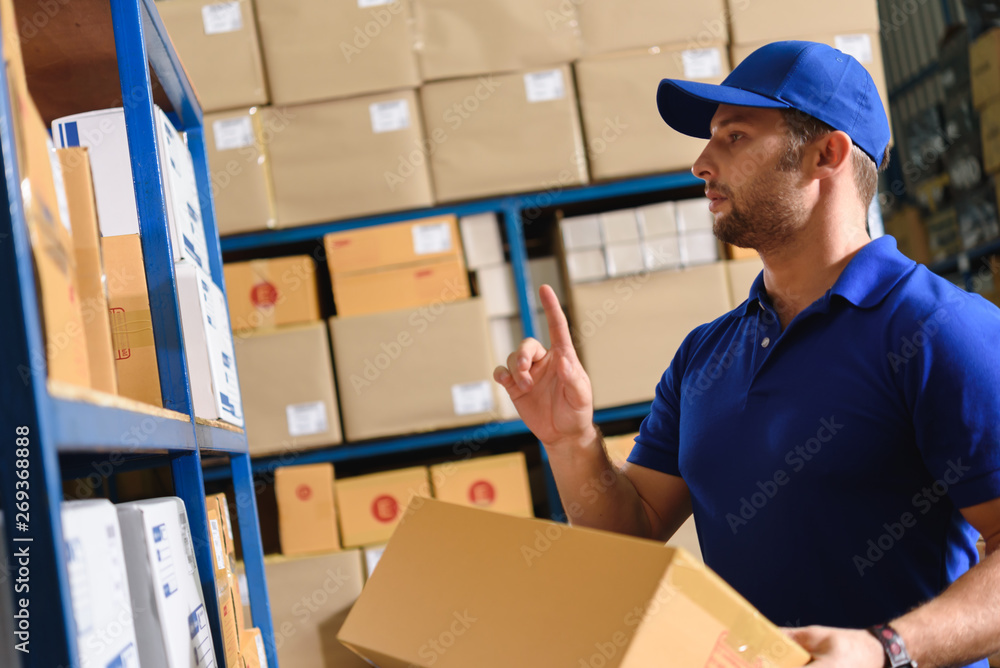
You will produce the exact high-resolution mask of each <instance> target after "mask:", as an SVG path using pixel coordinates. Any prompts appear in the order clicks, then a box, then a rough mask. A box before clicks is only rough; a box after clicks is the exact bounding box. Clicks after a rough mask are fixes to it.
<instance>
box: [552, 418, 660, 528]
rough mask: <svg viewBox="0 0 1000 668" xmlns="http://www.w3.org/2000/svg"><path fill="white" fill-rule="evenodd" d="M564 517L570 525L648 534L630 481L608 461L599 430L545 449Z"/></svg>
mask: <svg viewBox="0 0 1000 668" xmlns="http://www.w3.org/2000/svg"><path fill="white" fill-rule="evenodd" d="M547 451H548V453H549V464H550V465H551V466H552V474H553V476H554V477H555V479H556V487H558V488H559V497H560V499H561V500H562V504H563V509H564V511H565V513H566V518H567V520H568V521H569V522H571V523H572V524H575V525H578V526H585V527H590V528H593V529H603V530H605V531H615V532H618V533H625V534H629V535H632V536H639V537H641V538H650V537H651V533H652V532H651V528H650V523H649V518H648V517H647V515H646V512H645V510H644V509H643V504H642V500H641V499H640V498H639V494H638V492H636V490H635V487H634V486H633V485H632V483H631V482H630V481H629V480H628V478H626V477H625V476H624V475H622V474H621V472H619V471H618V470H617V469H616V468H615V467H614V466H613V465H612V464H611V462H610V461H609V459H608V455H607V453H606V452H605V450H604V441H603V439H602V438H601V433H600V430H598V429H596V428H595V429H594V430H593V433H592V434H590V433H588V434H587V437H586V438H584V439H582V440H581V441H580V442H578V443H572V444H568V445H567V444H559V447H553V448H547Z"/></svg>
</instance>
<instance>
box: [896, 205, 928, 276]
mask: <svg viewBox="0 0 1000 668" xmlns="http://www.w3.org/2000/svg"><path fill="white" fill-rule="evenodd" d="M885 233H886V234H889V235H891V236H893V237H895V238H896V246H897V247H898V248H899V252H900V253H902V254H903V255H905V256H906V257H908V258H910V259H911V260H913V261H914V262H920V263H922V264H930V263H931V251H930V246H929V245H928V240H927V228H926V227H924V223H923V220H921V218H920V210H919V209H917V208H916V207H915V206H906V207H903V208H902V209H900V210H899V211H897V212H896V213H894V214H893V215H891V216H889V217H888V218H886V219H885Z"/></svg>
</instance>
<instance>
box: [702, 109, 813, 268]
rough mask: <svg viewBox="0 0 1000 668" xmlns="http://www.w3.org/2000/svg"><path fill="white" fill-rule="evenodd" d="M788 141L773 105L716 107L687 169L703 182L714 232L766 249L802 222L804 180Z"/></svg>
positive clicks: (788, 236)
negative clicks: (704, 138) (699, 151)
mask: <svg viewBox="0 0 1000 668" xmlns="http://www.w3.org/2000/svg"><path fill="white" fill-rule="evenodd" d="M789 141H790V140H789V135H788V130H787V128H786V125H785V122H784V120H783V118H782V115H781V112H780V111H778V110H777V109H756V108H751V107H734V106H729V105H720V106H719V109H718V111H716V113H715V116H714V117H713V118H712V138H711V139H710V140H709V142H708V146H706V147H705V150H704V151H703V152H702V154H701V156H699V158H698V160H697V161H695V163H694V167H693V168H692V170H691V171H692V172H693V173H694V175H695V176H697V177H698V178H700V179H703V180H704V181H705V192H706V195H707V196H708V198H709V199H710V200H711V202H710V204H709V208H710V209H711V211H712V213H714V214H715V223H714V226H713V231H714V232H715V236H716V237H718V238H719V239H721V240H722V241H724V242H726V243H729V244H732V245H734V246H739V247H740V248H753V249H755V250H757V251H761V252H767V251H770V250H773V249H775V248H778V247H780V246H782V245H784V244H785V243H786V242H788V241H789V239H791V238H792V236H793V235H794V234H795V233H796V231H798V230H799V229H801V227H802V226H804V224H805V222H806V220H807V218H808V212H807V207H806V206H805V203H804V201H803V193H802V188H803V186H804V183H803V181H802V175H801V172H800V170H799V168H798V167H799V166H798V164H797V160H790V159H789V156H788V146H789Z"/></svg>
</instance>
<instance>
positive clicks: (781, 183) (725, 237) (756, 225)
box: [707, 166, 806, 254]
mask: <svg viewBox="0 0 1000 668" xmlns="http://www.w3.org/2000/svg"><path fill="white" fill-rule="evenodd" d="M797 179H798V172H797V170H794V171H792V170H788V169H787V168H784V167H783V166H776V167H774V168H773V169H772V170H770V171H768V172H765V173H763V174H760V175H758V176H756V177H755V178H753V179H750V180H748V181H747V182H746V184H745V185H744V186H743V187H742V188H741V189H740V192H739V194H736V193H734V192H733V191H732V190H731V189H730V188H728V187H727V186H723V185H722V184H718V183H714V182H713V183H709V184H708V186H707V187H708V189H710V190H716V191H718V192H719V193H720V194H721V195H723V196H724V197H726V198H728V200H729V211H725V212H722V213H717V214H716V215H715V222H714V223H713V224H712V231H713V232H714V233H715V236H716V237H717V238H718V239H720V240H721V241H723V242H724V243H727V244H732V245H733V246H737V247H739V248H750V249H753V250H755V251H757V252H758V253H761V254H767V253H768V252H770V251H772V250H774V249H776V248H780V247H782V246H785V245H787V244H788V243H789V242H790V241H791V239H792V238H793V237H794V236H795V234H796V233H797V232H798V230H800V229H801V228H802V227H803V225H804V222H805V218H806V212H805V206H804V205H803V204H802V201H801V198H800V196H799V194H798V192H797V188H796V182H797Z"/></svg>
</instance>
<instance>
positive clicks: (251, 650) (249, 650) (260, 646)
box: [240, 628, 267, 668]
mask: <svg viewBox="0 0 1000 668" xmlns="http://www.w3.org/2000/svg"><path fill="white" fill-rule="evenodd" d="M240 658H242V659H243V661H244V662H245V663H246V666H247V668H267V654H265V652H264V639H263V638H262V637H261V635H260V629H257V628H253V629H245V630H244V631H243V633H241V634H240Z"/></svg>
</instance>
